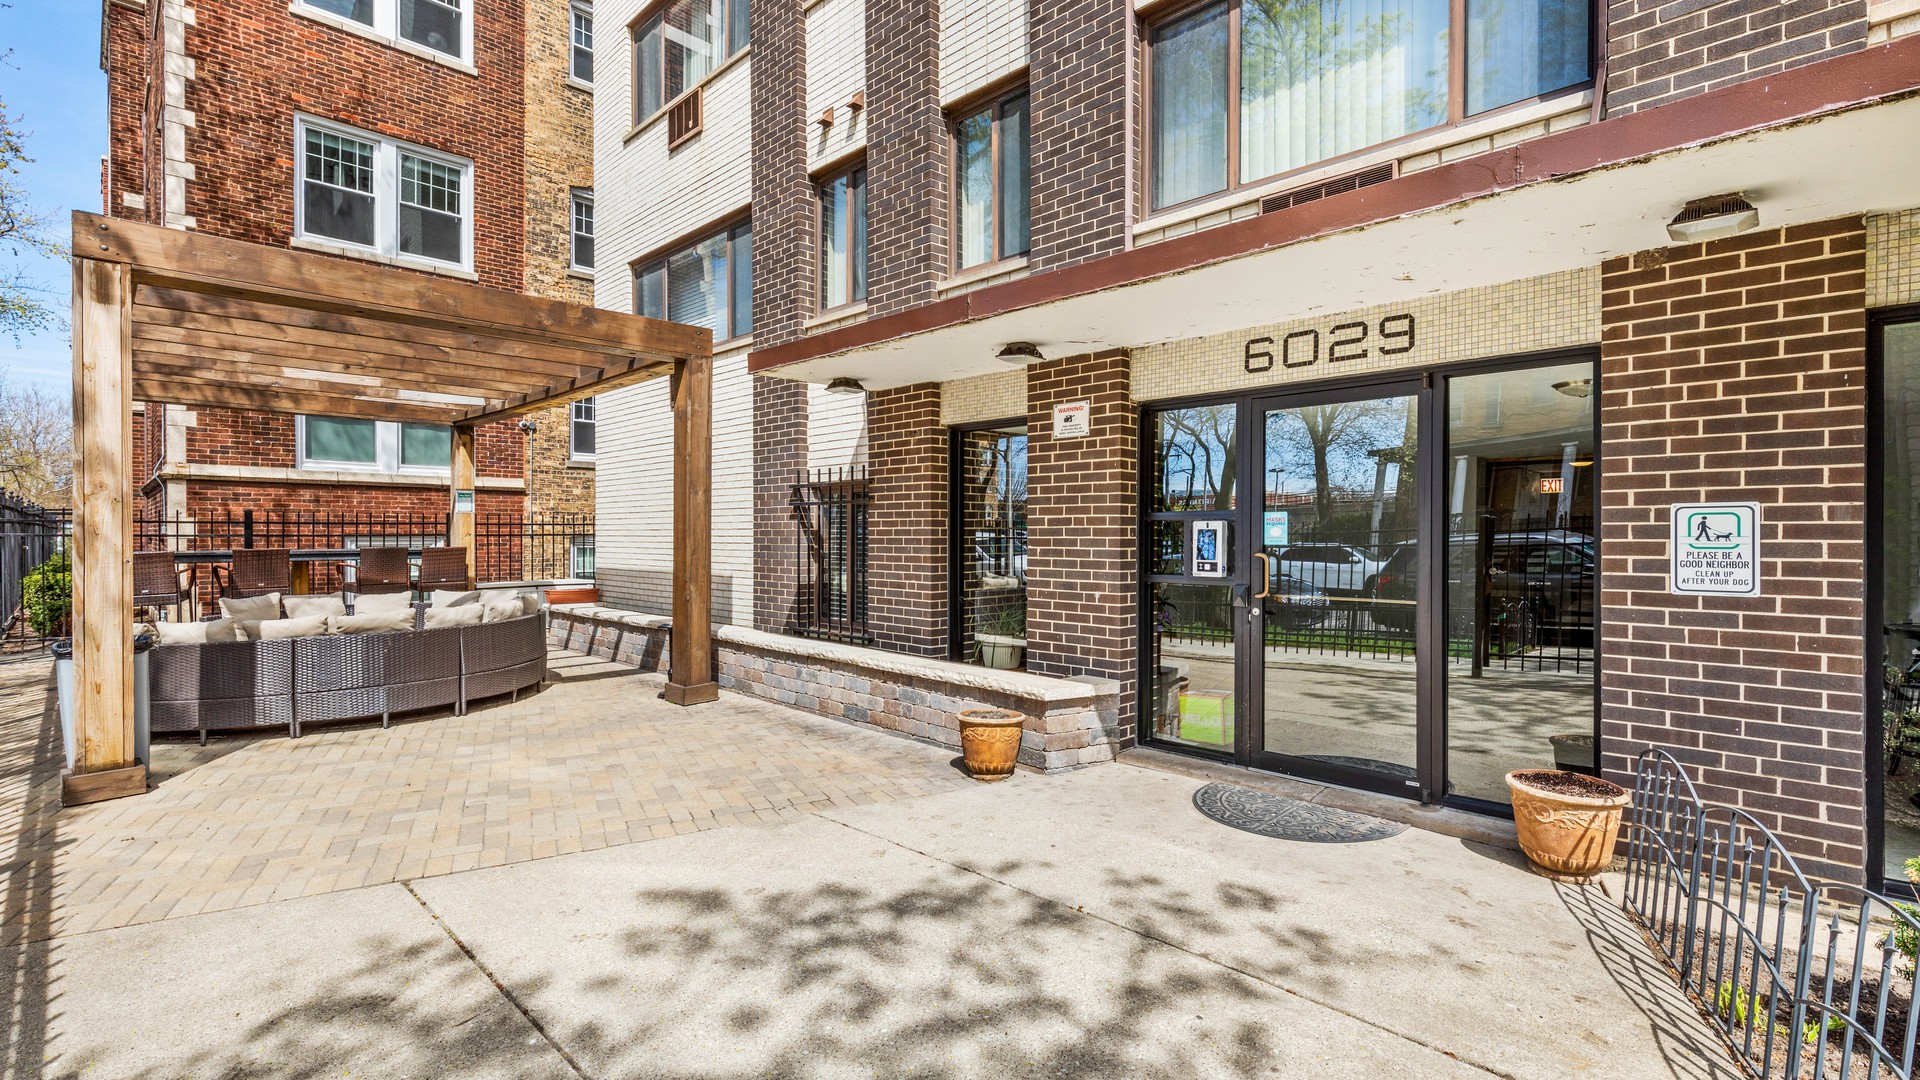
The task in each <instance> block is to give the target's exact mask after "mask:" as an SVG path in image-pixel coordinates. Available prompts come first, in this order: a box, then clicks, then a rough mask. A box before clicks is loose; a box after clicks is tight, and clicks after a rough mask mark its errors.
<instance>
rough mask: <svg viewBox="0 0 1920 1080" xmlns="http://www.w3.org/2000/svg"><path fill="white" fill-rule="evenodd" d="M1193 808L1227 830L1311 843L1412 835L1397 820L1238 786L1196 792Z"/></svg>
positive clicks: (1211, 786)
mask: <svg viewBox="0 0 1920 1080" xmlns="http://www.w3.org/2000/svg"><path fill="white" fill-rule="evenodd" d="M1193 805H1194V808H1195V809H1197V810H1199V811H1200V812H1201V813H1202V814H1205V815H1206V816H1208V817H1210V818H1212V819H1213V820H1215V821H1218V822H1219V823H1221V824H1222V825H1231V826H1233V827H1234V828H1236V829H1240V830H1242V831H1243V832H1250V833H1256V834H1258V835H1260V836H1271V837H1273V838H1274V839H1276V840H1298V841H1301V842H1302V843H1308V844H1360V843H1365V842H1366V841H1368V840H1385V839H1387V838H1388V837H1390V836H1399V835H1400V834H1401V833H1403V832H1406V831H1407V827H1406V826H1405V825H1402V824H1400V823H1399V822H1397V821H1385V820H1383V819H1381V818H1377V817H1371V816H1369V815H1367V814H1356V813H1354V812H1352V811H1350V810H1340V809H1336V808H1334V807H1331V806H1319V805H1316V804H1314V803H1310V802H1301V801H1300V800H1299V799H1289V798H1287V797H1286V796H1285V795H1269V794H1267V793H1266V792H1264V791H1254V790H1252V789H1250V788H1243V787H1240V786H1238V785H1235V784H1222V783H1213V784H1208V785H1207V786H1206V787H1203V788H1201V789H1200V790H1199V791H1196V792H1194V793H1193Z"/></svg>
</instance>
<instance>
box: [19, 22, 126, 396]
mask: <svg viewBox="0 0 1920 1080" xmlns="http://www.w3.org/2000/svg"><path fill="white" fill-rule="evenodd" d="M4 2H5V3H6V4H7V6H6V7H0V51H3V50H7V49H11V50H12V52H13V55H12V56H10V57H8V58H7V61H6V64H5V66H3V67H0V101H5V102H6V106H7V111H8V112H9V113H11V114H12V115H14V116H16V117H18V118H20V121H21V127H22V128H23V129H24V130H26V131H27V132H29V133H30V135H29V137H28V139H27V153H28V154H29V155H30V156H31V157H33V158H34V159H35V160H34V162H33V163H32V164H30V165H27V166H25V167H23V168H22V170H21V172H22V174H23V176H24V181H25V187H26V189H27V191H28V192H29V193H30V194H31V195H32V197H33V201H34V203H35V204H36V205H37V206H39V207H41V208H42V209H45V210H49V211H53V212H54V214H55V215H56V221H57V222H58V224H59V226H60V231H62V232H64V231H65V218H66V213H67V211H69V210H73V209H76V208H78V209H81V210H91V211H94V212H96V213H98V212H99V210H100V155H102V154H104V153H106V152H107V77H106V76H105V75H104V74H102V73H101V71H100V0H4ZM0 258H12V256H11V255H0ZM29 271H30V273H32V275H33V276H34V277H35V278H37V279H39V280H40V281H41V282H42V283H44V284H45V285H46V286H47V287H48V288H50V289H52V290H54V295H53V297H52V302H53V303H54V304H55V305H56V307H57V308H58V309H59V310H61V311H63V312H64V311H65V310H66V309H67V302H68V301H67V297H68V292H69V287H68V282H69V280H70V279H69V274H70V273H71V271H69V270H68V268H67V264H66V262H65V261H64V260H55V259H34V260H33V261H32V263H31V264H30V266H29ZM72 367H73V353H72V350H71V348H70V347H69V345H68V343H67V336H66V334H65V333H64V332H61V333H56V334H40V335H37V336H34V337H22V338H21V339H20V343H19V344H18V345H17V346H16V345H15V344H14V342H13V339H12V338H9V337H4V336H0V368H4V369H5V370H6V376H7V377H8V378H10V379H15V380H19V381H23V382H33V383H39V384H42V385H44V386H46V387H48V388H49V389H51V390H54V391H56V392H60V393H65V392H66V390H67V389H68V387H69V386H70V385H71V383H70V382H69V373H70V372H71V370H72Z"/></svg>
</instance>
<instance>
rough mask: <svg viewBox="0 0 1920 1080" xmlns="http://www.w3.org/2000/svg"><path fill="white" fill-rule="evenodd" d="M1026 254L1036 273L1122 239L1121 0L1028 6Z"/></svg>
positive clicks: (1054, 0) (1053, 0)
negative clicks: (1028, 213) (1030, 131)
mask: <svg viewBox="0 0 1920 1080" xmlns="http://www.w3.org/2000/svg"><path fill="white" fill-rule="evenodd" d="M1031 17H1032V26H1031V29H1030V30H1029V31H1028V48H1029V51H1030V54H1031V56H1032V67H1031V75H1030V79H1031V85H1032V91H1033V94H1032V97H1031V98H1030V99H1029V100H1030V101H1031V102H1032V110H1033V112H1032V115H1033V138H1032V152H1031V164H1032V179H1031V189H1032V199H1033V204H1032V205H1033V215H1032V226H1031V229H1032V232H1031V237H1032V245H1033V246H1032V252H1031V254H1030V255H1029V256H1028V260H1029V264H1030V265H1031V266H1032V267H1033V268H1034V269H1035V270H1036V271H1039V270H1052V269H1056V268H1058V267H1062V266H1072V265H1073V264H1075V263H1080V262H1085V261H1087V260H1088V259H1097V258H1099V257H1100V256H1102V255H1111V254H1113V253H1114V252H1116V251H1119V250H1121V249H1122V248H1124V247H1125V246H1126V233H1127V203H1126V192H1127V153H1126V150H1127V138H1128V133H1127V93H1128V89H1127V39H1128V34H1127V22H1128V19H1129V17H1130V9H1129V5H1128V4H1127V3H1126V2H1125V0H1047V2H1045V3H1036V4H1034V5H1033V6H1032V16H1031Z"/></svg>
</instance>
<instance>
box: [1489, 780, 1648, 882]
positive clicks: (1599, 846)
mask: <svg viewBox="0 0 1920 1080" xmlns="http://www.w3.org/2000/svg"><path fill="white" fill-rule="evenodd" d="M1549 785H1551V786H1549ZM1507 787H1508V788H1509V789H1511V790H1512V792H1513V823H1514V826H1515V827H1516V828H1517V829H1518V831H1519V833H1520V850H1521V851H1523V852H1525V853H1526V856H1527V859H1528V861H1529V862H1531V863H1533V866H1534V869H1535V870H1536V871H1537V872H1539V873H1541V874H1544V875H1546V876H1547V877H1550V878H1554V879H1555V880H1560V881H1576V882H1587V881H1591V880H1593V878H1594V875H1596V874H1598V873H1599V872H1600V871H1602V870H1605V869H1606V868H1607V866H1608V865H1609V864H1610V863H1612V862H1613V847H1614V844H1615V843H1616V842H1618V840H1619V839H1620V814H1621V812H1622V811H1624V810H1625V809H1626V806H1627V803H1629V802H1631V801H1632V800H1633V796H1632V794H1631V793H1629V792H1628V791H1627V789H1626V788H1623V787H1621V786H1620V785H1619V784H1616V783H1613V782H1612V781H1608V780H1602V779H1600V778H1598V777H1594V776H1582V775H1580V774H1579V773H1570V772H1557V771H1554V770H1552V769H1517V770H1515V771H1513V772H1510V773H1508V774H1507ZM1560 789H1564V790H1560Z"/></svg>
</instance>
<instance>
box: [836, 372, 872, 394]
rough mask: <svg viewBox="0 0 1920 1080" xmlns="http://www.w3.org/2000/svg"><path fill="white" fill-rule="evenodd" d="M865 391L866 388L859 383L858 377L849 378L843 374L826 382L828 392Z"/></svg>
mask: <svg viewBox="0 0 1920 1080" xmlns="http://www.w3.org/2000/svg"><path fill="white" fill-rule="evenodd" d="M866 392H867V388H866V387H864V386H861V385H860V380H859V379H849V378H847V377H846V376H844V375H842V376H841V377H840V378H838V379H835V380H833V381H832V382H830V383H828V384H827V393H829V394H864V393H866Z"/></svg>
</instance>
